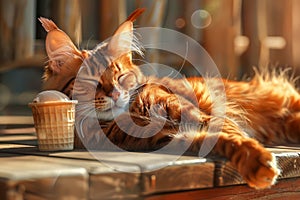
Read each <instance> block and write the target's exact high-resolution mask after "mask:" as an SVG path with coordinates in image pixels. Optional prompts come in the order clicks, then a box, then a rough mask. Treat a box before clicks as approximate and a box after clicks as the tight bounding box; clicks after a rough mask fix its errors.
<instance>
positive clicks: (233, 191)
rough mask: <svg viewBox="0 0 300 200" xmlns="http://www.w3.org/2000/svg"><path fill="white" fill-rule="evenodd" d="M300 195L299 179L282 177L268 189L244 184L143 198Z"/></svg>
mask: <svg viewBox="0 0 300 200" xmlns="http://www.w3.org/2000/svg"><path fill="white" fill-rule="evenodd" d="M299 197H300V179H299V178H292V179H284V180H281V181H280V182H278V184H277V185H275V186H274V187H272V188H270V189H265V190H255V189H252V188H249V187H248V186H245V185H238V186H230V187H215V188H210V189H202V190H195V191H185V192H179V193H172V194H161V195H152V196H146V197H145V198H144V199H145V200H167V199H172V200H182V199H189V200H196V199H214V200H227V199H231V200H248V199H257V200H259V199H260V200H266V199H272V200H280V199H299Z"/></svg>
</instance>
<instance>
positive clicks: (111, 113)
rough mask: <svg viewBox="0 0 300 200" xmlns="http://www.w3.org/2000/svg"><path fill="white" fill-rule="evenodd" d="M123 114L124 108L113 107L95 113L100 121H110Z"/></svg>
mask: <svg viewBox="0 0 300 200" xmlns="http://www.w3.org/2000/svg"><path fill="white" fill-rule="evenodd" d="M124 112H125V108H120V107H113V108H112V109H109V110H106V111H97V112H96V114H97V118H98V120H101V121H111V120H113V119H115V118H116V117H118V116H119V115H120V114H122V113H124Z"/></svg>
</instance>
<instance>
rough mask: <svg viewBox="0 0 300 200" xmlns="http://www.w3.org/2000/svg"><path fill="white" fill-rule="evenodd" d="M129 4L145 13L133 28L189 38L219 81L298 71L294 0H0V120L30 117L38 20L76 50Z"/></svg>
mask: <svg viewBox="0 0 300 200" xmlns="http://www.w3.org/2000/svg"><path fill="white" fill-rule="evenodd" d="M137 7H145V8H146V9H147V10H146V12H145V13H144V14H143V15H142V16H141V17H140V18H139V19H138V21H137V22H136V23H135V26H136V27H149V26H155V27H165V28H170V29H173V30H177V31H179V32H182V33H184V34H186V35H188V36H190V37H192V38H194V39H195V40H197V41H198V42H199V43H200V44H201V45H202V46H203V47H204V48H205V49H206V50H207V52H208V53H209V54H210V56H211V57H212V58H213V60H214V61H215V63H216V65H217V66H218V68H219V71H220V73H221V75H222V76H223V77H225V78H230V79H237V80H240V79H246V78H249V77H251V76H253V70H252V68H253V66H261V67H262V66H263V67H278V68H279V67H281V68H286V67H291V68H292V69H293V70H294V72H295V74H296V75H299V74H300V56H299V55H300V12H299V10H300V1H299V0H188V1H187V0H151V1H150V0H144V1H143V0H43V1H42V0H10V1H7V0H0V51H1V52H0V61H1V62H0V116H1V115H2V116H4V115H30V114H31V113H30V110H29V108H28V107H27V104H28V102H30V101H32V99H33V98H34V96H35V95H36V94H37V92H39V91H40V90H41V76H42V73H43V67H44V66H45V63H46V61H47V57H46V54H45V49H44V39H45V36H46V32H45V31H44V30H43V28H42V26H41V24H40V23H39V22H38V20H37V18H38V17H40V16H43V17H47V18H50V19H52V20H53V21H54V22H55V23H56V24H57V25H58V26H59V27H60V28H61V29H62V30H64V31H65V32H66V33H67V34H68V35H69V36H70V37H71V39H72V40H73V41H74V43H75V44H76V45H77V46H78V47H79V48H80V49H91V48H93V47H94V46H95V45H96V44H97V43H99V42H101V41H103V40H105V39H106V38H108V37H109V36H111V34H112V33H113V31H114V30H115V29H116V28H117V27H118V25H119V24H120V23H121V22H123V21H124V20H125V19H126V18H127V16H128V15H129V14H130V13H131V12H132V11H133V10H135V9H136V8H137ZM189 53H194V54H197V52H189ZM151 56H152V59H153V61H156V62H159V63H164V64H167V65H169V66H173V67H174V68H178V67H180V66H181V65H183V63H184V61H183V60H182V59H181V58H176V57H174V56H172V55H168V54H166V53H165V52H153V55H151ZM185 65H188V63H185ZM189 69H190V68H188V67H186V68H184V70H183V73H185V74H186V75H187V76H189V75H193V72H192V71H189ZM0 124H1V123H0Z"/></svg>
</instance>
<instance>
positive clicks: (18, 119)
mask: <svg viewBox="0 0 300 200" xmlns="http://www.w3.org/2000/svg"><path fill="white" fill-rule="evenodd" d="M33 123H34V122H33V117H32V116H0V124H5V125H8V124H33Z"/></svg>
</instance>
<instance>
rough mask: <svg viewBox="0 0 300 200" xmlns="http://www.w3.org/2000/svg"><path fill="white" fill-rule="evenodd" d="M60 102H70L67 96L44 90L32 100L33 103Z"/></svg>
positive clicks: (55, 91)
mask: <svg viewBox="0 0 300 200" xmlns="http://www.w3.org/2000/svg"><path fill="white" fill-rule="evenodd" d="M62 101H70V99H69V97H68V96H67V95H65V94H64V93H62V92H59V91H57V90H46V91H43V92H40V93H39V94H38V95H37V96H36V97H35V98H34V99H33V103H46V102H62Z"/></svg>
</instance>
